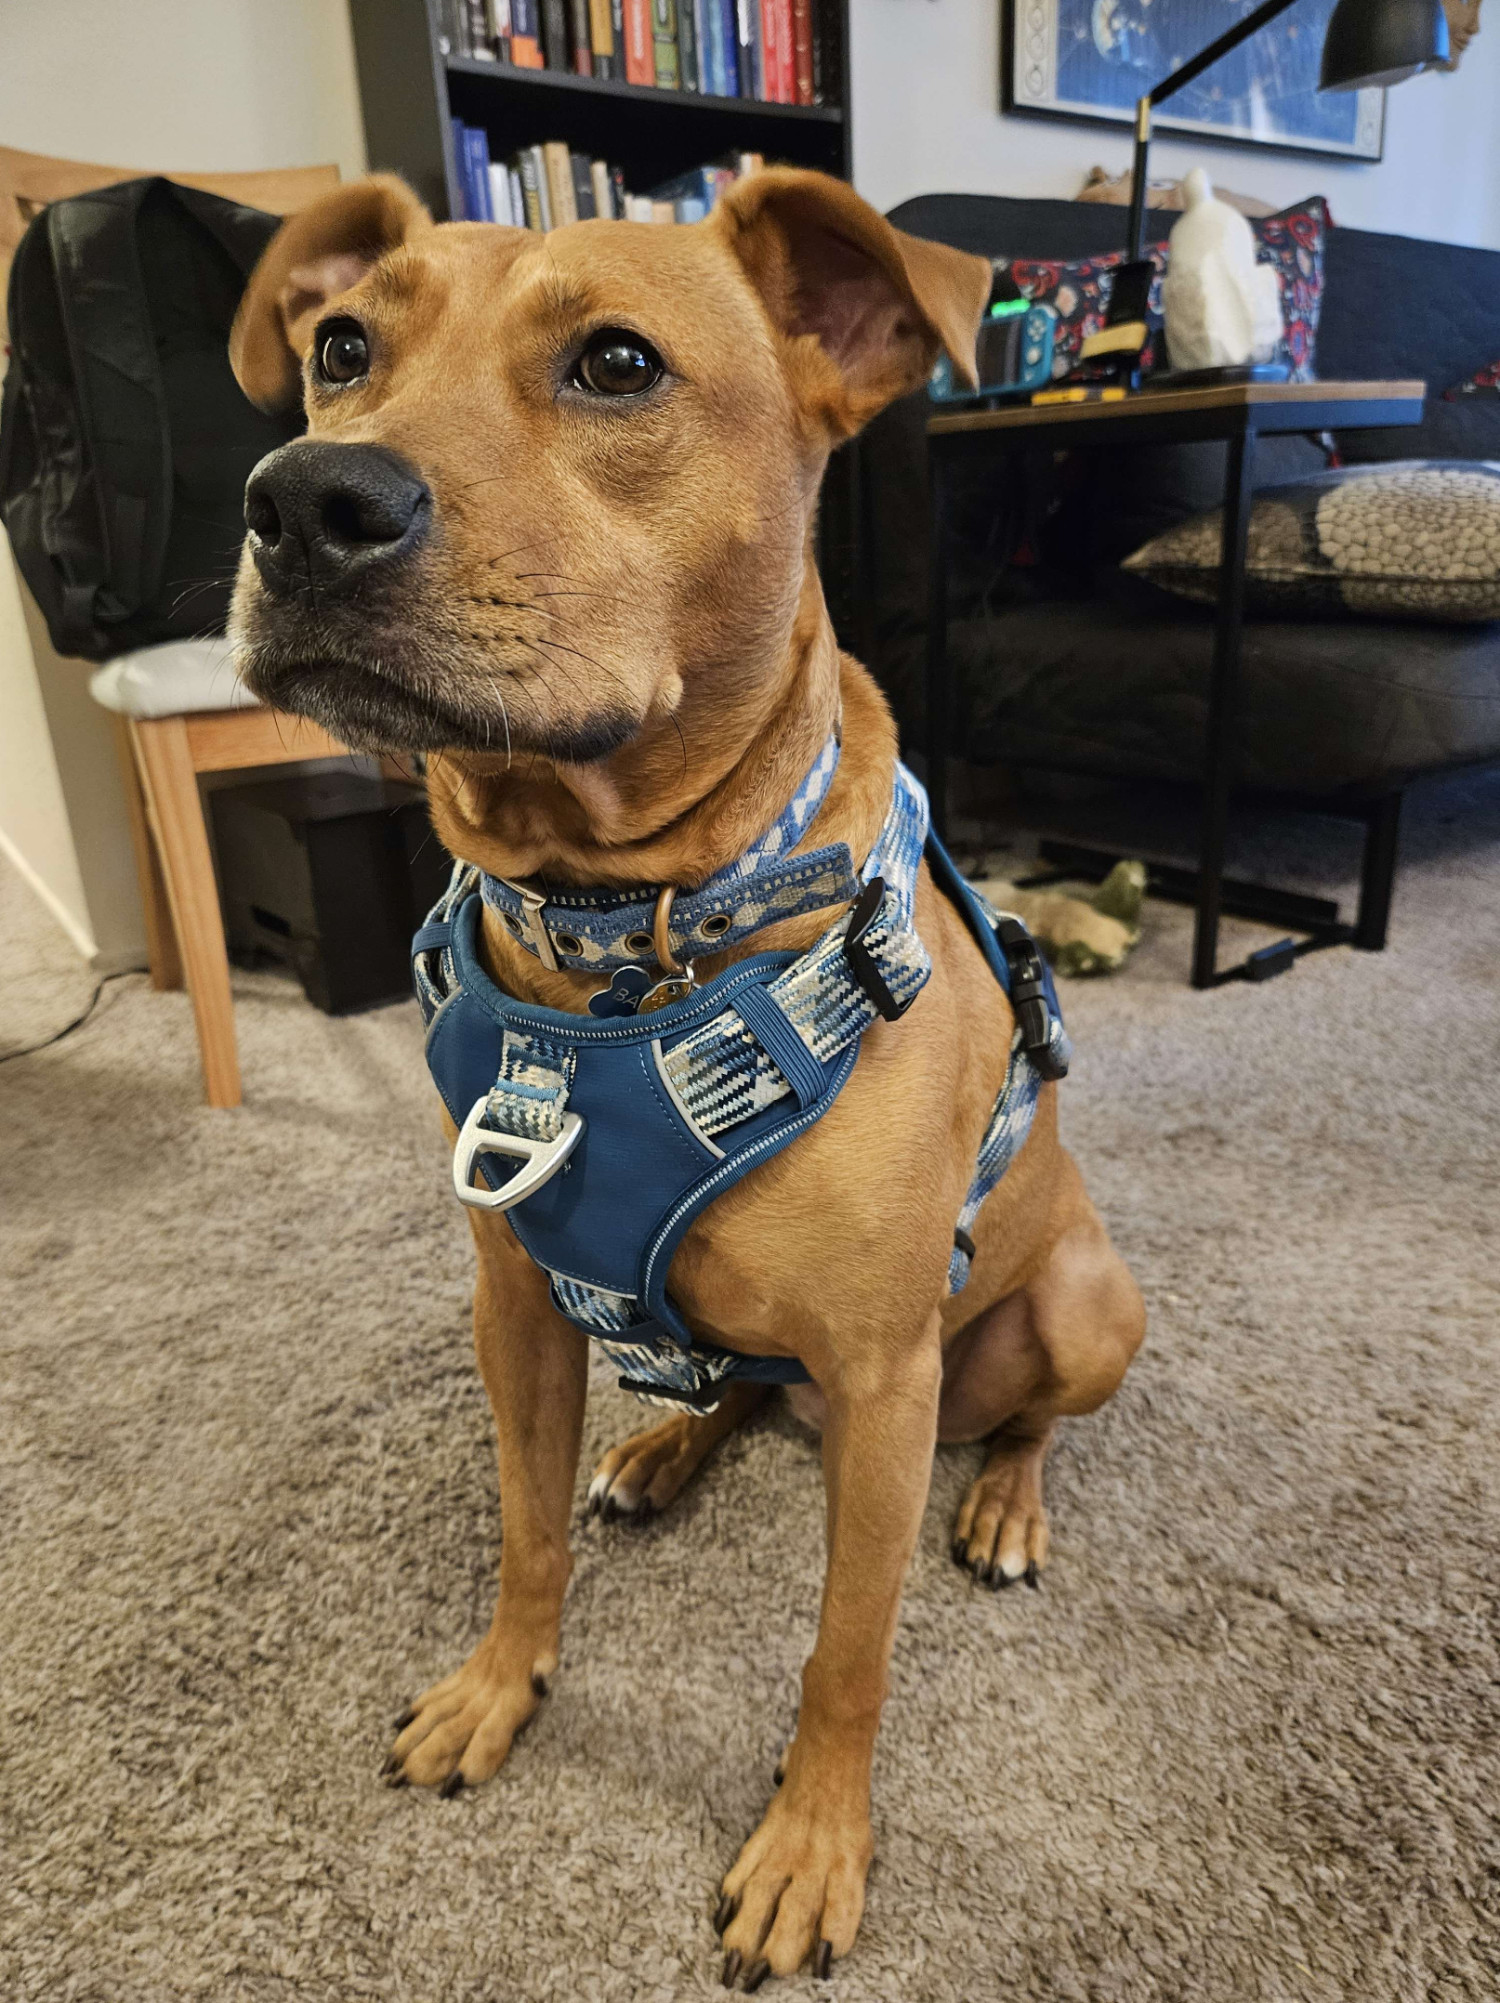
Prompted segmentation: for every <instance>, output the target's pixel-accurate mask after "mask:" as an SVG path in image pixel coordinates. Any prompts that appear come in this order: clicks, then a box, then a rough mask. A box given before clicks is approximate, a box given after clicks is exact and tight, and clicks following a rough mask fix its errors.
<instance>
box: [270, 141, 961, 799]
mask: <svg viewBox="0 0 1500 2003" xmlns="http://www.w3.org/2000/svg"><path fill="white" fill-rule="evenodd" d="M989 283H990V274H989V267H988V265H987V264H986V263H985V262H984V260H983V259H981V258H977V257H968V256H965V255H963V254H961V253H959V252H957V251H951V250H946V249H943V248H941V247H940V246H938V245H936V244H930V243H925V242H921V241H919V240H917V239H916V238H913V237H908V236H903V235H902V234H901V233H900V232H899V231H897V230H894V229H892V228H891V227H890V225H889V224H888V223H886V222H884V221H883V220H882V219H881V217H880V216H878V215H877V214H876V213H875V211H874V210H873V209H871V208H869V207H868V206H867V205H866V204H865V203H864V202H862V201H861V200H860V199H859V198H858V197H857V196H856V195H855V194H854V193H853V191H852V190H851V189H849V188H847V187H845V186H843V185H842V184H841V183H839V182H836V181H832V180H828V179H826V178H825V177H823V176H821V175H817V174H806V173H795V172H790V171H780V170H773V171H769V172H765V173H761V174H757V175H754V176H752V177H751V178H749V179H748V180H746V181H743V182H741V183H739V184H737V185H736V186H735V188H734V189H733V190H732V191H731V192H730V194H729V195H728V196H727V197H726V198H725V199H724V200H723V201H722V202H721V203H720V205H719V206H718V208H717V209H716V210H715V211H714V213H713V215H712V216H711V217H710V218H709V219H708V220H707V221H706V222H703V223H700V224H697V225H693V226H689V227H677V228H671V229H665V228H644V227H642V226H640V225H638V224H633V223H607V222H589V223H581V224H577V225H574V226H571V227H568V228H564V229H559V230H556V231H554V232H552V233H551V234H550V235H548V236H545V237H543V236H539V235H535V234H532V233H529V232H527V231H525V230H516V229H505V228H497V227H495V226H494V225H486V224H473V223H454V224H447V225H443V226H441V227H436V226H434V225H433V223H432V221H431V219H430V218H429V216H428V215H427V213H426V211H425V210H424V209H423V208H422V206H421V204H420V203H419V202H418V201H417V199H416V197H415V196H414V195H413V194H412V193H411V191H410V190H409V189H407V188H406V187H404V186H403V185H402V184H401V183H400V182H399V181H395V180H392V179H390V178H389V177H386V176H375V177H372V178H371V179H369V180H366V181H363V182H359V183H356V184H354V185H352V186H349V187H346V188H342V189H339V190H338V191H336V192H335V193H332V194H330V195H328V196H326V197H325V198H324V199H323V200H321V201H319V202H317V203H316V204H314V206H313V207H311V208H309V209H306V210H304V211H303V212H302V213H300V214H299V215H297V216H294V217H293V218H291V219H290V220H289V221H288V222H287V223H285V224H284V225H283V227H282V228H281V230H280V231H279V232H278V234H277V236H276V237H275V238H274V240H273V241H272V243H271V244H270V246H269V248H268V249H267V251H266V254H265V256H264V258H263V259H262V261H261V263H260V265H259V267H258V268H257V270H256V272H255V274H254V276H253V278H252V279H251V282H250V285H249V288H248V290H247V292H246V294H245V298H244V301H243V303H242V305H241V308H240V314H239V318H238V320H237V322H236V325H235V330H234V335H233V339H232V343H231V357H232V360H233V363H234V367H235V372H236V374H237V375H238V377H239V380H240V382H241V384H242V386H243V387H244V389H245V390H246V392H247V393H248V394H249V395H250V397H251V398H253V399H254V401H255V402H257V403H259V404H261V405H262V406H265V407H276V406H280V407H285V406H287V405H291V404H294V403H296V402H297V401H298V400H299V399H302V400H305V404H306V409H307V418H308V434H307V437H306V438H304V439H300V440H298V441H297V442H296V443H294V444H291V445H287V446H284V447H282V449H281V450H280V451H278V452H275V453H272V454H271V455H270V457H269V458H267V459H266V460H264V461H262V463H261V464H260V465H259V466H258V467H257V468H256V470H255V473H254V474H253V475H252V477H251V480H250V483H249V485H248V487H247V489H246V498H245V519H246V523H247V525H248V531H249V533H248V537H247V541H246V545H245V551H244V555H243V558H242V561H241V568H240V574H239V581H238V585H237V588H236V592H235V603H234V613H233V624H232V631H233V634H234V637H235V640H236V642H237V646H238V651H239V658H240V662H241V666H242V670H243V672H244V674H245V676H246V679H247V681H248V682H249V684H250V686H251V688H252V689H253V690H254V691H255V693H256V694H258V695H259V696H261V697H262V698H263V699H265V700H266V701H268V702H272V703H274V704H276V705H278V706H280V707H283V708H287V709H292V710H298V711H301V712H303V713H305V714H307V715H309V716H312V717H314V718H316V719H317V721H318V722H320V723H322V724H323V725H325V726H326V727H327V728H328V729H329V730H331V731H333V732H334V733H335V734H336V735H338V736H340V737H341V738H343V739H345V740H346V741H349V742H356V743H361V744H365V745H370V746H375V747H383V748H393V749H411V750H444V751H454V752H459V753H467V754H486V753H489V754H496V753H499V754H503V753H506V752H507V751H508V750H510V749H511V748H525V749H528V750H530V751H532V752H539V753H542V754H543V755H544V756H546V757H548V758H551V759H553V760H561V761H567V762H570V763H584V762H587V761H591V760H598V759H601V758H604V757H607V756H608V755H609V754H610V753H611V752H612V751H615V750H616V749H618V748H619V747H620V746H622V745H624V744H626V743H627V742H629V741H631V740H633V739H635V738H637V737H639V736H641V735H643V734H644V733H646V732H647V731H648V730H649V728H650V726H651V725H652V724H653V722H654V723H657V724H659V725H660V726H661V727H662V728H663V729H665V728H667V727H668V719H669V718H673V717H675V716H678V715H681V716H686V715H688V714H689V713H690V712H691V711H692V710H693V708H694V706H697V707H699V708H700V709H701V708H702V707H703V706H704V705H708V706H710V707H711V708H712V709H714V710H716V711H717V712H720V713H722V714H724V715H725V716H729V715H732V714H734V713H735V712H736V711H737V710H738V711H739V712H740V713H741V714H743V715H745V716H747V717H748V716H750V715H752V714H753V713H754V709H755V704H756V701H757V698H760V699H761V700H764V698H765V694H766V690H767V689H768V688H769V687H770V686H771V684H772V682H773V681H774V678H775V677H776V675H777V674H779V673H780V672H782V670H783V667H784V663H785V659H786V655H787V649H788V643H789V639H790V636H791V633H792V628H793V623H794V620H795V618H796V616H797V611H798V605H799V601H800V600H801V597H802V594H803V591H804V569H805V565H806V553H807V549H808V546H809V532H810V527H811V523H812V519H813V512H814V509H815V506H816V497H817V489H818V483H819V480H820V478H821V475H822V471H823V467H824V464H825V461H826V459H827V456H828V453H829V451H830V450H831V448H832V447H833V446H834V445H835V444H837V443H838V442H839V440H841V439H843V438H846V437H848V436H850V435H851V434H852V433H853V432H854V431H856V430H857V429H858V428H859V427H860V425H862V424H863V423H864V422H865V421H866V420H867V419H868V418H869V417H871V416H872V415H873V414H874V413H875V412H876V411H877V410H879V409H880V408H881V407H882V406H883V405H885V404H887V403H889V402H890V401H891V400H892V398H894V397H897V396H900V395H902V394H903V393H905V392H906V391H908V390H911V389H913V388H915V387H916V386H917V385H918V384H920V383H921V382H922V381H923V380H924V379H925V377H926V376H927V374H928V372H929V370H930V369H931V368H932V365H933V363H934V361H935V360H936V358H937V355H938V353H939V352H940V351H945V352H946V353H947V354H948V355H949V356H950V357H951V358H952V360H953V363H954V365H955V367H956V368H957V369H958V370H959V372H960V373H961V374H966V375H967V376H969V378H970V379H971V380H972V371H973V360H974V336H975V331H976V328H977V325H978V321H979V317H980V314H981V312H982V311H983V307H984V301H985V298H986V296H987V292H988V288H989Z"/></svg>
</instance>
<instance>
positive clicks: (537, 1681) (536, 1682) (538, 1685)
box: [531, 1669, 552, 1697]
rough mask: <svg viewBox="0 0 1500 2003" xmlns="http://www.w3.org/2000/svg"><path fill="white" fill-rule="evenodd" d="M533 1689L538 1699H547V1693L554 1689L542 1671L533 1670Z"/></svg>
mask: <svg viewBox="0 0 1500 2003" xmlns="http://www.w3.org/2000/svg"><path fill="white" fill-rule="evenodd" d="M531 1687H532V1689H533V1690H534V1691H535V1692H536V1694H537V1696H538V1697H545V1696H546V1694H547V1692H548V1691H549V1690H550V1689H551V1688H552V1685H551V1684H550V1683H549V1682H548V1681H547V1679H546V1677H545V1676H543V1674H542V1672H541V1670H540V1669H533V1670H532V1672H531Z"/></svg>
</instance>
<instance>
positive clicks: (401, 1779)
mask: <svg viewBox="0 0 1500 2003" xmlns="http://www.w3.org/2000/svg"><path fill="white" fill-rule="evenodd" d="M385 1784H386V1786H387V1787H410V1786H411V1782H410V1781H409V1780H408V1779H407V1778H406V1775H405V1774H404V1773H393V1774H387V1776H386V1782H385Z"/></svg>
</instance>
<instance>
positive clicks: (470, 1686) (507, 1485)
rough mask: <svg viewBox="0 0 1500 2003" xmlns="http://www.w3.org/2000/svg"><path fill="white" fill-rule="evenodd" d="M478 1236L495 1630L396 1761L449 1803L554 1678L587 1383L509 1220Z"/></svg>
mask: <svg viewBox="0 0 1500 2003" xmlns="http://www.w3.org/2000/svg"><path fill="white" fill-rule="evenodd" d="M501 1234H503V1236H502V1235H501ZM474 1238H475V1242H476V1246H477V1249H478V1253H479V1270H478V1275H477V1278H476V1281H475V1287H474V1343H475V1347H476V1349H477V1350H478V1352H479V1368H480V1371H481V1373H482V1374H483V1377H484V1382H485V1388H486V1389H487V1390H488V1392H489V1394H490V1404H491V1405H492V1406H493V1408H494V1413H495V1431H496V1433H497V1435H498V1444H499V1452H500V1517H501V1526H502V1543H501V1549H500V1594H499V1599H498V1601H497V1603H496V1606H495V1616H494V1619H493V1620H492V1621H491V1622H490V1629H489V1633H488V1634H487V1635H486V1636H485V1638H484V1640H483V1641H482V1642H481V1643H480V1644H479V1646H478V1648H476V1649H475V1651H474V1653H473V1654H472V1655H471V1656H470V1657H469V1659H468V1661H467V1662H466V1663H465V1664H464V1665H463V1667H462V1668H461V1669H459V1670H458V1671H456V1672H455V1674H453V1675H452V1676H449V1677H446V1678H445V1679H444V1680H443V1681H442V1682H441V1683H435V1684H434V1685H433V1686H432V1688H431V1689H430V1690H424V1691H423V1693H422V1695H421V1696H420V1697H419V1698H418V1699H417V1701H416V1703H415V1704H414V1705H413V1706H412V1709H411V1710H410V1711H409V1712H408V1713H407V1714H406V1715H405V1717H404V1718H402V1719H401V1721H400V1735H399V1737H398V1738H397V1740H396V1743H395V1746H394V1747H393V1748H392V1751H391V1757H390V1760H389V1761H388V1762H387V1771H388V1773H389V1775H390V1778H391V1783H392V1785H393V1786H398V1787H399V1786H401V1785H402V1784H403V1783H404V1782H407V1781H411V1782H414V1783H416V1784H417V1785H418V1786H426V1787H434V1786H438V1785H441V1787H442V1790H443V1792H444V1793H445V1794H449V1793H457V1791H458V1790H459V1788H461V1787H463V1786H465V1785H467V1786H471V1787H472V1786H477V1785H478V1783H479V1782H480V1781H484V1780H488V1779H489V1778H490V1776H491V1775H492V1774H493V1773H495V1772H497V1771H498V1769H499V1768H500V1766H501V1764H502V1763H503V1761H504V1759H505V1756H506V1754H507V1753H508V1752H509V1751H510V1748H511V1743H512V1741H513V1740H514V1739H515V1737H516V1734H517V1733H518V1732H519V1731H520V1730H521V1729H522V1727H523V1726H524V1725H525V1724H527V1722H528V1721H529V1720H530V1718H531V1716H532V1714H533V1713H534V1712H535V1710H536V1709H537V1707H538V1705H539V1704H540V1703H541V1701H542V1699H543V1697H545V1696H546V1694H547V1684H548V1680H549V1679H550V1677H551V1676H552V1673H553V1671H554V1670H555V1669H556V1667H557V1640H558V1629H559V1626H560V1623H561V1619H562V1603H563V1594H564V1592H565V1591H566V1590H567V1584H568V1576H569V1573H570V1572H571V1571H572V1568H573V1561H572V1558H571V1556H570V1555H569V1552H568V1520H569V1516H570V1514H571V1511H572V1504H573V1486H574V1482H575V1480H576V1477H577V1472H578V1451H579V1443H580V1439H581V1436H582V1432H583V1408H584V1401H585V1397H586V1394H587V1385H588V1344H587V1341H586V1338H585V1337H584V1336H582V1335H581V1334H580V1333H579V1332H578V1330H577V1329H575V1328H572V1327H571V1326H570V1325H569V1324H568V1323H567V1322H565V1321H564V1320H563V1319H562V1317H561V1316H560V1315H559V1314H558V1313H557V1312H556V1310H555V1309H554V1308H553V1307H552V1305H551V1303H550V1301H549V1300H548V1298H547V1290H546V1281H545V1279H544V1277H543V1276H542V1274H541V1273H540V1272H539V1271H538V1269H537V1268H536V1267H535V1266H533V1265H532V1263H531V1261H530V1260H529V1259H528V1258H527V1257H526V1255H525V1254H524V1253H523V1252H521V1250H520V1248H519V1247H518V1246H517V1245H516V1243H515V1240H514V1239H513V1238H512V1237H511V1234H510V1230H509V1227H508V1226H507V1225H506V1224H505V1222H504V1220H503V1219H501V1218H491V1217H476V1218H475V1219H474Z"/></svg>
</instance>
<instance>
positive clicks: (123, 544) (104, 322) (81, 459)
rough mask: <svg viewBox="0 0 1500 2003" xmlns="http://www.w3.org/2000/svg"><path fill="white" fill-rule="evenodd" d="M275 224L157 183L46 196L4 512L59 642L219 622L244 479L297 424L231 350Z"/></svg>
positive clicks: (18, 339) (15, 378) (14, 282)
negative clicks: (254, 396)
mask: <svg viewBox="0 0 1500 2003" xmlns="http://www.w3.org/2000/svg"><path fill="white" fill-rule="evenodd" d="M279 222H280V218H279V217H278V216H271V215H266V214H264V213H263V212H262V211H261V210H259V209H247V208H244V207H242V206H241V205H240V204H239V203H236V202H227V201H224V200H223V199H222V198H221V197H220V196H218V195H210V194H204V193H202V192H201V191H199V190H197V189H194V188H182V187H178V186H176V185H175V184H174V183H173V182H171V181H166V180H162V179H160V178H157V177H152V178H149V179H145V180H139V181H123V182H121V183H119V184H118V185H117V186H115V187H112V188H102V189H100V190H99V191H98V192H97V193H95V194H88V195H73V196H70V197H69V198H68V199H67V200H65V201H60V202H53V203H52V204H51V205H50V206H49V207H48V208H46V209H44V210H43V211H42V212H41V214H40V215H38V216H37V217H36V218H35V219H34V220H33V221H32V223H31V225H30V226H29V228H28V229H27V231H26V234H25V235H24V236H23V237H22V239H21V241H20V244H19V245H18V246H17V249H16V256H15V263H14V265H13V266H12V269H11V276H10V294H9V306H8V311H9V317H10V340H11V351H12V352H11V363H10V368H9V371H8V372H7V374H6V378H5V395H4V401H3V404H0V517H3V519H4V522H5V526H6V529H7V530H8V531H9V534H10V540H11V544H12V547H13V548H14V550H15V554H16V561H17V562H18V563H19V565H20V567H21V572H22V574H23V576H24V577H25V579H26V582H27V583H28V584H29V585H30V587H31V590H32V592H33V593H34V595H35V597H36V600H37V603H38V604H39V605H40V606H41V609H42V612H43V614H44V616H45V618H46V621H47V629H48V631H49V632H50V633H51V635H52V642H53V645H54V646H55V647H56V648H57V650H58V652H59V653H62V654H81V655H83V656H84V657H85V658H86V659H89V660H95V661H102V660H108V659H109V658H110V657H111V656H112V655H114V654H123V653H128V652H129V651H130V650H131V649H132V648H134V647H144V646H149V645H151V644H152V643H153V642H155V641H159V640H175V639H182V638H185V637H190V636H193V635H197V634H208V633H221V632H222V631H223V630H224V620H225V617H226V614H227V612H228V608H229V593H230V588H231V586H232V584H233V581H234V570H235V562H236V559H237V557H238V554H239V549H240V544H241V542H242V540H243V538H244V533H245V529H244V521H243V518H242V512H241V511H242V508H243V505H244V493H245V481H246V479H247V478H248V476H249V473H250V469H251V468H252V467H253V466H254V465H255V463H256V461H257V460H258V459H260V458H261V457H262V456H263V455H264V454H265V453H267V452H271V451H274V450H275V448H276V447H277V446H278V445H283V444H285V443H286V441H287V440H288V439H289V438H291V437H294V436H295V435H296V433H297V432H298V431H300V429H301V428H302V427H301V419H300V417H294V418H293V419H291V420H288V419H285V418H276V417H267V416H266V415H265V414H264V413H263V412H262V411H259V410H257V409H256V408H255V407H254V405H253V404H252V403H250V402H249V400H248V399H247V398H246V396H245V395H244V393H243V392H242V391H241V389H240V387H239V385H238V384H237V383H236V382H235V380H234V377H233V375H232V374H231V373H230V368H229V357H228V352H227V350H228V341H229V329H230V325H231V323H232V322H233V319H234V314H235V308H236V307H237V306H238V305H239V301H240V294H241V293H242V292H243V290H244V287H245V281H246V279H247V278H248V277H249V275H250V272H251V270H252V269H253V268H254V266H255V263H256V261H257V259H258V258H259V256H260V254H261V252H262V251H263V250H264V249H265V246H266V244H267V242H268V241H269V240H270V237H271V235H272V233H273V232H274V231H275V229H276V227H277V225H278V223H279Z"/></svg>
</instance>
